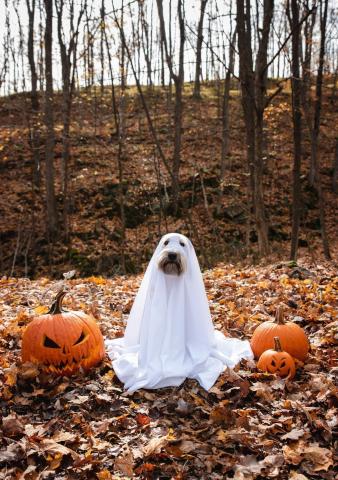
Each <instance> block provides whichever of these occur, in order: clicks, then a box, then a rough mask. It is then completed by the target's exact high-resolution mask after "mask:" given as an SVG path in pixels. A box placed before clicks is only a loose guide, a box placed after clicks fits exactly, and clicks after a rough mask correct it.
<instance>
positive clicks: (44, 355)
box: [22, 290, 105, 376]
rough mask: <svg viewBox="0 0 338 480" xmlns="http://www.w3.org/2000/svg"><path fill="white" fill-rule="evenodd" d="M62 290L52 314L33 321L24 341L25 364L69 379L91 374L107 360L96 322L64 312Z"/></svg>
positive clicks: (56, 299)
mask: <svg viewBox="0 0 338 480" xmlns="http://www.w3.org/2000/svg"><path fill="white" fill-rule="evenodd" d="M65 295H66V292H64V291H63V290H61V291H60V292H59V293H58V294H57V296H56V298H55V301H54V303H53V305H52V306H51V308H50V310H49V312H48V313H47V314H45V315H40V316H38V317H35V318H33V320H32V321H31V322H30V323H29V324H28V326H27V328H26V330H25V331H24V333H23V337H22V361H23V362H27V361H28V362H32V363H36V364H39V365H40V366H41V367H42V369H43V370H44V371H45V372H48V373H54V374H57V375H66V376H70V375H72V374H73V373H75V372H77V371H78V370H79V369H80V368H82V369H83V370H89V369H90V368H91V367H92V366H94V365H96V364H98V363H99V362H100V361H101V360H102V358H103V357H104V354H105V350H104V342H103V337H102V334H101V332H100V329H99V327H98V325H97V323H96V322H95V320H94V318H93V317H92V316H90V315H86V314H85V313H83V312H72V311H70V312H64V311H62V308H61V306H62V300H63V297H64V296H65Z"/></svg>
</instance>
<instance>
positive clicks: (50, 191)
mask: <svg viewBox="0 0 338 480" xmlns="http://www.w3.org/2000/svg"><path fill="white" fill-rule="evenodd" d="M44 4H45V11H46V28H45V76H46V90H45V125H46V200H47V231H48V233H49V238H54V237H55V234H56V232H57V210H56V200H55V185H54V143H55V138H54V114H53V70H52V42H53V0H44Z"/></svg>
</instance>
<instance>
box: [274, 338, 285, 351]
mask: <svg viewBox="0 0 338 480" xmlns="http://www.w3.org/2000/svg"><path fill="white" fill-rule="evenodd" d="M273 341H274V342H275V351H276V352H282V351H283V350H282V346H281V344H280V339H279V337H273Z"/></svg>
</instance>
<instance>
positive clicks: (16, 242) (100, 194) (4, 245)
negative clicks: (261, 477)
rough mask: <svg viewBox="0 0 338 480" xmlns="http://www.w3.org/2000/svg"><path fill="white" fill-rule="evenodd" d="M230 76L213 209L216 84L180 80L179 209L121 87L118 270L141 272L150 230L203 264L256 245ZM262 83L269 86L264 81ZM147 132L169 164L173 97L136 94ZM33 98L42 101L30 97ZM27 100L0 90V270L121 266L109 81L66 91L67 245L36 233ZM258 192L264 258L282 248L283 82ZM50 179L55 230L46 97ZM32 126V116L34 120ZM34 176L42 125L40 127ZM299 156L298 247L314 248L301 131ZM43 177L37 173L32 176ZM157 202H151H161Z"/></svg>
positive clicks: (286, 196) (317, 239)
mask: <svg viewBox="0 0 338 480" xmlns="http://www.w3.org/2000/svg"><path fill="white" fill-rule="evenodd" d="M236 88H238V85H235V84H234V90H232V91H231V100H230V107H229V108H230V111H229V115H230V126H231V128H230V132H229V135H230V139H229V141H230V152H229V155H228V156H227V158H226V173H225V178H224V184H223V197H222V201H221V208H220V210H219V212H217V205H218V203H219V174H220V162H221V160H220V159H221V150H222V108H221V107H222V98H221V97H220V96H219V95H220V92H221V90H222V85H221V84H217V83H216V84H215V83H204V84H203V86H202V96H203V98H202V100H201V101H193V100H192V98H191V94H192V85H191V84H188V83H187V84H185V89H184V120H183V138H182V152H181V153H182V164H181V172H180V190H181V208H182V210H181V214H180V215H179V216H177V217H176V216H173V215H172V213H171V208H170V195H171V190H170V178H169V177H168V174H167V173H166V171H165V168H164V167H163V165H162V164H161V162H159V160H158V158H157V157H156V149H155V148H154V141H153V138H152V136H151V135H150V133H149V128H148V125H147V120H146V117H145V114H144V111H143V109H142V108H141V106H140V100H139V98H138V96H137V94H136V92H135V88H130V89H128V90H127V94H126V98H125V101H126V105H127V115H126V128H125V129H126V136H127V139H126V145H125V150H124V159H123V171H124V172H123V177H124V178H123V185H124V190H125V215H126V231H125V236H126V241H125V245H124V246H123V249H124V253H125V263H126V270H127V272H128V273H138V272H142V271H143V268H144V265H145V264H146V263H147V260H148V259H149V255H150V254H151V253H152V251H153V248H154V239H156V240H155V243H156V242H157V240H158V238H159V237H160V236H161V235H162V234H164V233H167V232H170V231H172V232H175V231H178V232H180V233H183V234H185V235H187V236H188V237H189V238H190V239H191V240H192V242H193V244H194V245H195V248H196V250H197V252H198V254H199V257H200V262H201V263H202V264H203V266H204V267H205V268H211V267H212V266H214V265H216V264H217V263H218V262H220V261H223V262H224V261H226V262H232V263H233V262H237V261H241V260H242V259H243V258H244V257H245V256H246V257H247V258H248V261H249V262H250V261H252V259H255V257H256V254H257V235H256V233H255V229H254V228H253V225H252V223H250V221H248V206H247V203H248V197H249V195H248V193H247V187H248V172H247V162H246V151H245V142H244V141H243V139H244V138H245V130H244V124H243V119H242V108H241V104H240V95H239V91H238V89H236ZM272 88H273V86H272ZM331 92H332V90H331V87H328V86H326V87H325V89H324V93H323V105H322V120H321V125H320V136H319V161H320V166H321V168H320V173H321V180H322V184H323V192H324V197H325V214H326V220H327V232H328V237H329V241H330V246H331V250H332V254H333V255H335V252H337V251H338V248H337V247H338V242H337V235H336V217H337V212H336V208H335V206H336V204H337V195H336V194H335V193H334V192H333V191H332V173H333V168H332V165H333V162H334V152H335V142H336V133H337V132H336V131H337V129H336V125H337V123H338V115H337V108H335V104H334V102H333V101H332V99H331ZM145 95H146V100H147V103H148V106H149V108H150V111H151V114H152V117H153V121H154V124H155V126H156V131H157V135H158V138H159V140H160V142H161V145H162V148H163V151H164V152H165V155H166V156H167V159H168V161H171V159H172V155H173V125H174V121H173V113H174V104H173V101H171V102H170V101H169V100H168V91H167V90H163V89H160V88H156V89H154V90H151V91H148V92H145ZM41 105H43V99H42V98H41ZM29 109H30V97H29V96H28V95H12V96H10V97H1V98H0V173H1V182H0V218H1V221H0V246H1V251H0V269H1V271H2V272H4V273H3V274H6V275H8V276H25V277H26V276H29V277H30V278H37V277H39V276H42V275H48V276H54V277H55V278H59V277H60V275H61V273H62V272H64V271H67V270H72V269H74V268H75V269H76V270H78V271H79V272H80V273H81V276H88V275H93V274H95V275H105V276H111V275H112V274H117V273H123V271H122V270H121V255H120V253H121V221H120V206H119V196H118V188H119V180H118V167H117V154H118V139H117V137H116V135H114V115H113V113H112V111H111V97H110V89H108V88H107V89H106V90H105V92H104V95H103V96H101V95H99V94H98V91H97V90H95V89H94V88H93V89H91V90H81V91H80V92H77V93H76V95H75V97H74V105H73V110H72V111H73V117H72V123H71V135H70V141H71V160H70V165H69V186H68V189H69V194H70V198H69V202H70V204H69V211H70V231H71V239H70V244H67V245H65V244H63V242H62V240H59V241H56V243H55V244H54V245H49V244H48V241H47V238H46V232H45V230H46V218H45V191H44V188H45V187H44V180H42V182H41V188H40V189H33V188H32V153H31V149H30V147H29V138H30V136H29V130H28V128H27V126H28V121H27V115H29ZM265 120H266V124H265V133H266V137H265V142H264V149H265V157H264V175H263V183H264V191H265V204H266V214H267V216H268V220H269V227H270V228H269V238H270V241H271V250H272V251H273V252H274V257H273V259H272V260H270V261H274V260H275V259H276V258H285V252H286V251H289V248H290V233H291V221H290V214H291V209H292V200H291V186H292V165H293V137H292V128H291V125H292V109H291V95H290V90H289V89H287V88H286V90H285V92H284V93H283V94H281V95H278V96H277V97H276V98H275V99H274V101H273V103H272V104H271V105H270V106H269V108H268V109H267V110H266V112H265ZM55 122H56V125H55V130H56V131H55V138H56V145H55V162H54V163H55V176H56V197H57V202H58V208H59V214H60V215H59V216H60V218H59V220H60V235H61V236H62V213H61V212H62V201H63V194H62V190H61V182H60V178H61V153H62V111H61V95H59V94H56V95H55ZM41 123H42V124H43V117H41ZM40 135H41V142H42V146H41V152H42V162H41V169H42V176H43V174H44V141H45V130H44V129H43V128H42V129H41V132H40ZM302 146H303V156H302V219H301V226H300V239H299V246H300V247H301V248H300V249H301V254H302V255H303V254H308V253H309V252H310V253H311V254H312V257H313V259H318V257H319V256H320V255H322V250H323V249H322V245H321V233H320V228H321V227H320V218H319V217H320V216H319V209H318V199H317V195H316V192H315V191H314V190H313V189H312V188H311V187H310V186H309V184H308V182H307V172H308V169H309V161H310V160H309V159H310V142H309V137H308V134H307V131H306V128H304V135H303V141H302ZM42 178H43V177H42ZM161 207H162V208H161Z"/></svg>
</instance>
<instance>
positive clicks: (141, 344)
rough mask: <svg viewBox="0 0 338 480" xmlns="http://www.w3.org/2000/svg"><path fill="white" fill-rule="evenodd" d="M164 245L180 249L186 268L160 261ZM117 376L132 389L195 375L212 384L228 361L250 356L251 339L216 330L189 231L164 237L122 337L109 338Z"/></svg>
mask: <svg viewBox="0 0 338 480" xmlns="http://www.w3.org/2000/svg"><path fill="white" fill-rule="evenodd" d="M163 250H166V251H170V252H177V254H178V255H179V254H180V255H181V256H183V259H185V262H186V271H185V272H183V273H181V274H180V275H168V274H166V273H164V271H163V270H162V269H160V268H159V266H158V258H159V256H160V255H161V252H163ZM106 346H107V351H108V354H109V356H110V358H111V359H112V360H113V368H114V370H115V372H116V375H117V376H118V378H119V379H120V380H121V381H122V382H123V383H124V386H125V388H126V389H127V390H128V391H129V392H134V391H135V390H138V389H140V388H160V387H167V386H178V385H180V384H181V383H182V382H183V381H184V380H185V378H195V379H196V380H198V382H199V383H200V384H201V386H202V387H203V388H205V389H206V390H208V389H209V388H211V387H212V385H213V384H214V383H215V381H216V380H217V377H218V376H219V375H220V373H221V372H222V371H223V370H224V369H225V367H227V366H228V367H234V366H235V365H236V364H237V363H238V362H239V361H240V360H241V359H242V358H247V359H251V358H253V354H252V351H251V348H250V344H249V342H248V341H247V340H246V341H241V340H237V339H233V338H226V337H225V336H224V335H223V334H222V333H221V332H219V331H216V330H214V327H213V324H212V321H211V316H210V311H209V306H208V300H207V296H206V293H205V289H204V284H203V279H202V274H201V271H200V267H199V264H198V260H197V257H196V254H195V250H194V247H193V246H192V244H191V242H190V241H189V240H188V238H186V237H185V236H184V235H180V234H177V233H170V234H167V235H165V236H164V237H162V239H161V241H160V243H159V244H158V246H157V248H156V250H155V253H154V255H153V257H152V258H151V260H150V263H149V265H148V268H147V270H146V273H145V275H144V278H143V280H142V283H141V286H140V289H139V291H138V293H137V295H136V298H135V301H134V304H133V307H132V309H131V312H130V315H129V318H128V323H127V327H126V331H125V335H124V337H123V338H118V339H114V340H106Z"/></svg>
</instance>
